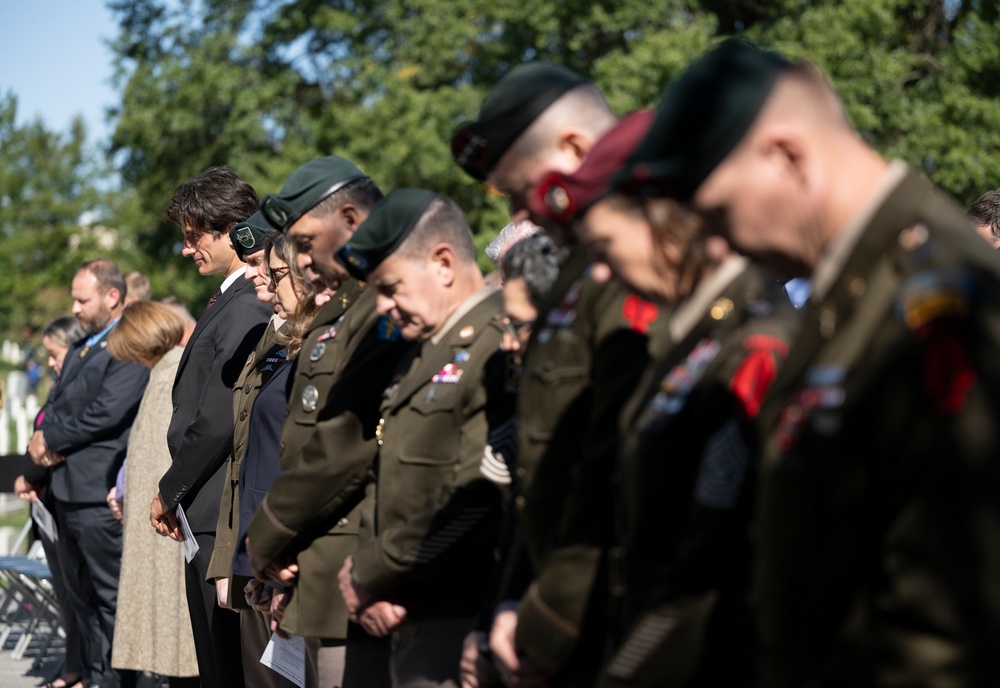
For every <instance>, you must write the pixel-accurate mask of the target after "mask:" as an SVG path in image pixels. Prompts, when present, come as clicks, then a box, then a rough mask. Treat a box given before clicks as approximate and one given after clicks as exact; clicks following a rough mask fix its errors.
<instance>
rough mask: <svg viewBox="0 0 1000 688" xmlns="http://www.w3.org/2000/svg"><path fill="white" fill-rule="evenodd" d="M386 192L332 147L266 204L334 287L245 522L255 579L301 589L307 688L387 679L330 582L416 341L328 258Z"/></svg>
mask: <svg viewBox="0 0 1000 688" xmlns="http://www.w3.org/2000/svg"><path fill="white" fill-rule="evenodd" d="M381 198H382V193H381V191H380V190H379V188H378V186H377V185H376V184H375V183H374V182H373V181H372V180H371V179H369V178H368V177H367V176H365V175H364V173H362V171H361V170H360V169H358V167H357V166H356V165H354V164H353V163H352V162H350V161H348V160H345V159H344V158H340V157H337V156H327V157H322V158H316V159H314V160H311V161H310V162H308V163H306V164H305V165H303V166H302V167H300V168H299V169H298V170H297V171H296V172H294V173H293V174H292V176H291V177H290V178H289V179H288V181H287V182H286V183H285V185H284V186H283V187H282V189H281V192H280V193H278V194H275V195H268V196H265V197H264V200H263V202H262V204H261V212H262V213H263V214H264V215H265V217H266V218H267V220H268V222H270V223H271V225H272V226H273V227H274V228H275V229H276V230H278V231H283V232H286V233H287V237H288V239H289V240H290V241H292V242H293V243H294V245H295V247H296V252H297V258H296V263H297V265H298V267H299V268H300V269H301V270H302V272H303V273H304V274H305V276H306V277H307V278H308V279H310V280H311V281H312V282H313V284H314V286H316V288H317V290H323V291H325V292H326V293H327V295H328V296H329V300H328V301H326V303H325V304H324V305H323V306H322V307H321V309H320V311H319V312H318V313H317V315H316V318H315V320H314V321H313V324H312V325H311V326H310V328H309V331H308V332H307V333H306V334H305V336H304V338H303V342H302V349H301V353H300V354H299V357H298V359H297V364H296V370H295V372H294V377H293V382H292V388H291V392H290V396H289V404H288V417H287V418H286V420H285V425H284V428H283V429H282V437H281V468H282V472H281V474H280V475H279V476H278V477H277V478H276V479H275V481H274V483H273V484H272V485H271V489H270V490H269V492H268V494H267V496H266V497H265V498H264V501H263V504H262V508H261V509H259V510H258V511H257V513H256V515H255V516H254V518H253V520H252V521H251V523H250V526H249V528H248V540H249V548H248V553H249V555H250V564H251V567H252V569H253V571H254V574H255V575H256V576H257V578H258V579H259V580H261V581H269V580H270V581H275V582H282V583H286V584H288V583H291V584H292V585H293V586H294V587H293V588H292V590H291V595H290V599H289V601H288V604H287V607H286V609H285V612H284V617H283V618H282V621H281V625H282V628H284V629H286V630H288V631H291V632H293V633H295V634H297V635H300V636H302V637H304V638H306V654H307V657H306V659H307V672H306V683H307V685H308V686H314V685H319V686H331V685H344V686H352V685H355V686H357V685H361V686H365V687H366V688H367V687H368V686H373V687H376V688H377V687H378V686H380V685H385V684H386V683H388V673H387V667H388V664H387V660H388V646H387V643H386V642H385V641H384V640H380V639H374V638H371V637H370V636H368V635H367V634H366V633H364V632H363V631H362V630H361V629H360V628H358V627H357V626H351V625H349V624H348V610H347V608H346V606H345V605H344V603H343V600H341V598H340V595H338V594H336V591H335V590H334V591H333V594H331V589H330V582H331V581H333V580H335V579H336V575H337V572H338V571H339V570H340V568H341V566H342V565H343V563H344V560H345V559H346V558H347V557H348V555H350V553H351V552H353V551H354V548H355V547H356V545H357V533H358V527H359V523H360V521H361V513H362V510H363V508H364V507H363V504H362V500H363V497H364V490H363V485H364V481H365V479H366V475H367V472H368V471H369V470H370V468H371V462H372V460H373V459H374V456H375V449H376V445H375V438H374V435H373V434H372V433H373V431H374V427H375V425H376V424H377V422H378V418H379V416H378V409H379V403H380V402H381V393H382V390H383V389H384V388H385V387H386V386H387V385H388V384H389V377H388V376H389V375H391V374H392V371H393V370H394V368H395V367H396V366H397V361H398V360H399V359H400V357H403V356H406V355H407V352H408V351H410V350H411V348H412V347H411V346H410V345H409V344H408V343H406V342H404V341H402V340H401V339H400V338H399V336H398V332H397V331H396V328H395V325H394V323H393V322H392V321H391V320H390V319H389V318H385V317H381V316H379V315H378V313H377V312H376V309H375V292H374V291H373V290H371V289H368V288H366V287H365V284H364V283H362V282H359V281H358V280H356V279H353V278H352V277H351V276H350V275H349V274H348V273H347V271H346V270H344V268H342V267H341V266H340V265H338V264H337V263H336V262H335V261H334V258H333V254H334V252H335V251H336V250H337V249H339V248H340V247H341V246H343V245H344V244H345V243H347V241H348V240H349V239H350V238H351V235H352V234H353V233H354V231H355V230H356V229H357V228H358V227H359V226H360V225H361V223H362V222H364V220H365V218H366V217H367V216H368V213H369V211H370V210H371V208H372V207H373V206H374V205H375V203H376V202H377V201H378V200H379V199H381ZM352 677H353V678H352ZM358 681H360V683H359V682H358Z"/></svg>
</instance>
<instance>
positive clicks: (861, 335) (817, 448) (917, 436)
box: [755, 164, 1000, 687]
mask: <svg viewBox="0 0 1000 688" xmlns="http://www.w3.org/2000/svg"><path fill="white" fill-rule="evenodd" d="M891 169H892V173H891V174H890V176H889V179H887V182H886V184H885V185H884V186H883V188H882V189H881V190H879V201H878V203H873V205H872V207H871V208H870V210H869V211H868V212H867V213H863V214H862V215H861V216H860V217H858V218H855V219H854V221H853V223H852V226H850V227H846V228H845V229H844V231H843V232H842V234H841V235H840V237H839V238H838V240H837V242H836V243H835V244H834V245H833V246H831V247H829V248H828V252H827V254H826V255H825V256H824V258H823V260H822V262H821V264H820V265H818V266H817V268H816V270H815V272H814V273H813V280H814V292H813V295H812V297H811V299H810V302H809V304H808V306H807V311H806V312H804V313H803V325H802V333H801V335H800V336H799V337H798V339H797V340H796V341H795V343H794V344H793V346H792V348H791V351H790V353H789V357H788V361H787V363H786V365H785V367H784V369H783V371H782V372H781V373H780V374H779V376H778V380H777V381H776V382H775V384H774V386H773V388H772V391H771V394H770V395H769V398H768V400H767V401H766V402H765V406H764V409H763V411H762V413H761V421H762V429H763V431H764V432H765V433H766V444H765V446H764V456H763V468H762V473H761V485H760V495H759V498H758V500H757V504H758V520H759V526H760V545H759V552H758V556H757V566H756V582H755V585H756V592H757V598H758V600H759V605H760V627H761V641H762V643H763V650H764V654H763V667H764V673H763V676H764V684H765V685H766V686H776V687H785V686H789V687H791V686H805V685H809V686H834V685H836V686H848V685H850V686H876V685H877V686H904V685H905V686H933V687H945V686H949V687H950V686H995V685H1000V653H998V652H997V647H1000V547H998V543H1000V460H998V458H1000V426H998V424H997V418H998V417H1000V356H998V351H1000V256H998V255H997V254H996V253H995V252H994V251H992V250H991V249H990V247H989V245H988V244H986V243H985V242H983V241H982V239H980V238H979V237H978V236H977V235H976V234H975V233H974V231H973V230H972V228H971V226H970V225H969V222H968V220H967V219H966V218H965V217H964V215H963V213H962V212H961V211H960V210H959V209H958V208H957V207H956V206H955V205H954V204H953V203H952V202H951V201H950V200H949V199H947V198H946V197H945V196H944V195H943V194H942V193H940V192H939V191H936V190H934V189H933V188H932V187H930V186H929V185H928V184H927V183H926V182H924V181H923V180H922V179H921V178H920V177H919V175H918V174H917V173H916V172H914V171H907V170H905V168H903V167H902V166H901V165H898V164H897V165H894V166H893V168H891Z"/></svg>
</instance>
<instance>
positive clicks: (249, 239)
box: [229, 210, 278, 262]
mask: <svg viewBox="0 0 1000 688" xmlns="http://www.w3.org/2000/svg"><path fill="white" fill-rule="evenodd" d="M277 233H278V232H277V230H275V229H274V227H272V226H271V225H270V224H269V223H268V221H267V220H265V219H264V213H263V212H261V211H260V210H258V211H257V212H256V213H254V214H253V215H251V216H250V217H248V218H247V219H245V220H244V221H243V222H237V223H236V224H235V225H233V226H232V228H231V229H230V230H229V238H230V239H231V240H232V242H233V249H235V250H236V255H237V256H239V257H240V260H242V261H244V262H246V259H247V258H246V257H247V256H249V255H250V254H252V253H257V251H260V250H262V249H263V248H264V240H265V239H267V237H268V235H275V234H277Z"/></svg>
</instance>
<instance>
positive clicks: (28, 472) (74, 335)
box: [14, 315, 86, 688]
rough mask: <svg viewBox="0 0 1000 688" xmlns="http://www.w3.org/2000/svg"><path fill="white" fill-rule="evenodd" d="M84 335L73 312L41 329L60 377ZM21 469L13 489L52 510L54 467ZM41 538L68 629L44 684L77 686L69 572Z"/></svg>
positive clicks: (78, 655) (79, 669)
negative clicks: (53, 672)
mask: <svg viewBox="0 0 1000 688" xmlns="http://www.w3.org/2000/svg"><path fill="white" fill-rule="evenodd" d="M85 335H86V332H84V330H83V326H82V325H80V321H79V320H77V319H76V317H75V316H72V315H65V316H63V317H61V318H56V319H55V320H53V321H52V322H50V323H49V324H48V325H47V326H46V327H45V329H44V330H42V348H43V349H44V350H45V353H46V355H47V356H48V365H49V369H50V370H52V372H53V373H55V375H56V376H57V377H58V376H59V375H60V374H61V373H62V367H63V361H64V360H65V359H66V352H67V351H69V348H70V347H71V346H73V343H74V342H76V341H77V340H79V339H83V337H84V336H85ZM43 413H44V411H43V412H42V413H39V414H38V417H37V418H36V419H35V427H38V424H39V423H41V421H42V416H43ZM21 470H22V471H23V473H22V474H21V475H19V476H17V479H15V480H14V492H15V493H17V496H18V497H20V498H21V499H23V500H25V501H29V502H33V501H35V500H41V501H42V503H43V504H44V505H45V506H46V508H48V509H49V511H50V512H51V511H52V509H53V508H54V505H53V503H52V500H51V498H50V495H49V491H48V489H46V486H47V484H48V479H49V473H50V472H51V470H52V469H51V468H47V467H45V466H39V465H38V464H36V463H34V462H33V461H32V460H31V458H30V457H29V456H25V457H24V458H23V460H22V468H21ZM41 541H42V549H43V550H44V552H45V560H46V562H48V565H49V570H50V571H51V572H52V587H53V588H54V589H55V593H56V599H57V600H58V601H59V616H60V623H62V627H63V631H64V632H65V633H66V653H65V656H64V658H63V667H62V673H61V674H60V675H59V676H58V677H57V678H54V679H52V680H51V681H46V682H45V683H42V684H41V685H42V686H45V687H47V688H64V686H70V687H71V688H75V686H77V685H81V678H82V676H83V654H82V652H83V648H82V646H81V644H80V640H81V635H80V634H81V630H80V626H79V625H78V623H77V618H76V615H75V614H74V613H73V607H72V606H71V604H70V601H69V598H68V597H67V595H66V587H65V586H66V576H64V575H63V572H62V569H61V568H60V567H59V553H58V550H57V548H56V546H55V543H53V542H50V541H49V539H48V538H46V537H45V536H44V535H43V536H42V537H41Z"/></svg>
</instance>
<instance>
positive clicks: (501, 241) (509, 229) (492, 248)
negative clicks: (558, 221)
mask: <svg viewBox="0 0 1000 688" xmlns="http://www.w3.org/2000/svg"><path fill="white" fill-rule="evenodd" d="M540 231H542V228H541V227H539V226H538V225H536V224H535V223H533V222H531V221H530V220H521V221H520V222H511V223H510V224H509V225H507V226H506V227H504V228H503V229H501V230H500V233H499V234H497V236H496V238H495V239H494V240H493V241H491V242H490V243H489V244H487V245H486V257H487V258H489V259H490V260H491V261H493V264H494V265H496V266H497V268H498V269H499V270H500V276H501V279H502V278H503V272H504V271H503V267H502V264H503V257H504V255H506V253H507V251H508V250H510V247H511V246H513V245H514V244H516V243H517V242H519V241H521V240H522V239H527V238H528V237H530V236H532V235H534V234H538V233H539V232H540Z"/></svg>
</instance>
